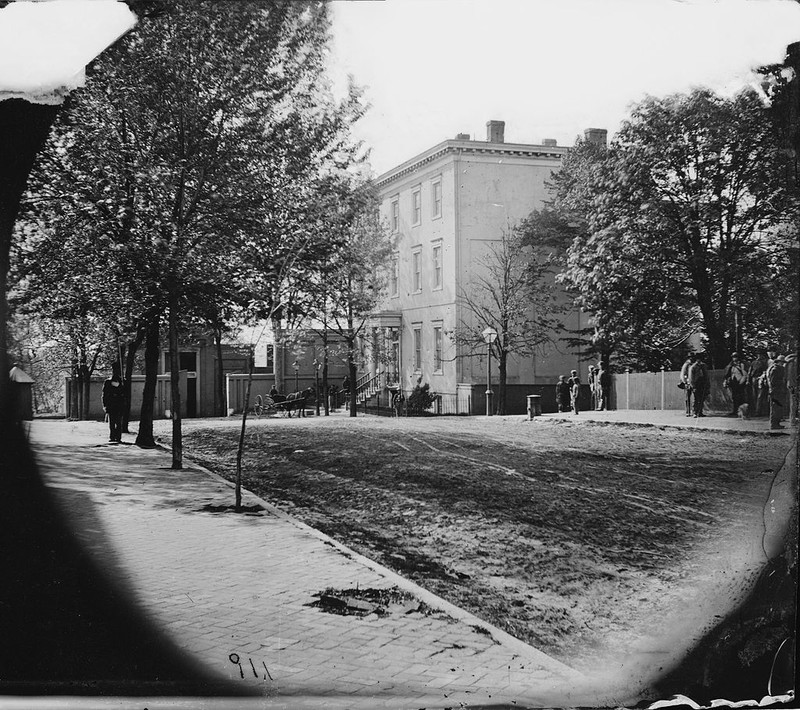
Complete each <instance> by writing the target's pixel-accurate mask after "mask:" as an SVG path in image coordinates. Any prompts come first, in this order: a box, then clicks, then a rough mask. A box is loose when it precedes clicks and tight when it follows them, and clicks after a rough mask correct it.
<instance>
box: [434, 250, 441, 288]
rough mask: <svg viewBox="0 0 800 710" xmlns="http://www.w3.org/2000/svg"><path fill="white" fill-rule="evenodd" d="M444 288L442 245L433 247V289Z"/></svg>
mask: <svg viewBox="0 0 800 710" xmlns="http://www.w3.org/2000/svg"><path fill="white" fill-rule="evenodd" d="M441 287H442V245H441V244H434V245H433V288H434V289H437V288H441Z"/></svg>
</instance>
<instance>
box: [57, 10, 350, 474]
mask: <svg viewBox="0 0 800 710" xmlns="http://www.w3.org/2000/svg"><path fill="white" fill-rule="evenodd" d="M328 32H329V19H328V8H327V5H326V4H325V3H323V2H318V1H314V2H311V1H309V2H289V1H288V0H283V1H276V2H273V3H270V4H269V5H264V4H263V3H258V2H253V3H214V2H189V1H188V0H181V2H176V3H172V4H171V5H170V7H169V8H168V11H167V12H165V13H163V14H162V15H161V16H159V17H158V18H156V19H153V20H152V21H151V22H149V23H148V24H147V25H146V26H144V27H142V28H141V31H139V32H137V33H136V34H135V35H131V36H130V37H128V38H126V40H124V41H123V42H121V43H120V45H119V46H118V47H117V48H115V51H114V52H112V53H111V55H110V56H109V57H107V58H103V59H102V60H100V61H99V62H98V63H97V64H96V66H95V73H94V76H93V77H91V81H90V83H89V86H88V87H87V89H86V91H85V92H82V94H81V96H80V100H79V101H77V102H75V105H74V107H73V110H72V111H71V114H70V120H71V122H70V121H65V122H64V124H63V126H62V128H63V131H62V132H61V133H60V134H59V135H58V136H57V137H56V139H55V140H54V141H53V144H52V150H51V151H50V157H51V161H50V163H51V167H52V166H55V167H57V168H58V169H59V170H61V173H62V175H63V178H64V184H65V185H66V184H74V185H76V187H75V188H74V189H72V190H67V191H66V192H65V193H58V192H56V193H55V194H53V195H52V197H53V198H54V199H55V202H54V203H53V204H54V206H53V208H52V209H51V215H52V214H53V212H55V213H56V214H57V216H58V214H59V213H66V212H68V213H70V215H71V219H73V220H75V219H78V220H79V221H80V222H81V225H82V228H83V229H82V231H83V233H84V235H88V236H89V238H90V239H92V240H94V242H95V245H96V253H99V254H102V255H103V258H104V259H105V261H106V263H105V266H104V265H103V264H99V263H97V262H98V260H97V259H93V260H92V261H91V263H92V264H93V266H94V267H95V268H96V271H95V272H94V273H95V274H97V273H101V272H102V271H103V270H104V269H105V270H106V271H107V272H108V273H109V278H108V279H106V281H105V282H104V283H106V282H107V283H108V284H109V285H110V286H113V287H116V289H117V290H116V292H114V291H113V290H112V291H110V292H109V291H105V292H104V291H100V290H99V289H98V291H100V292H101V293H103V295H104V296H106V297H108V298H111V295H110V294H113V293H116V294H118V295H119V298H118V299H114V303H116V304H117V307H118V308H121V307H122V306H121V305H120V304H130V303H135V304H137V305H138V313H137V314H135V315H134V317H133V318H131V319H130V322H129V323H128V324H126V328H125V330H126V331H127V332H131V333H135V334H137V333H140V332H141V330H142V328H144V329H145V330H146V332H147V334H148V335H147V337H146V348H147V349H148V352H149V353H150V356H148V357H146V358H145V360H146V363H154V362H155V360H154V359H153V358H152V354H153V352H157V347H158V346H157V340H156V337H157V333H158V328H157V323H158V321H159V320H160V318H161V317H162V315H164V314H165V315H166V316H167V324H168V334H169V336H168V339H169V344H170V345H169V349H170V370H171V372H172V373H173V378H172V380H173V381H172V401H173V404H172V407H171V410H172V417H173V467H175V468H179V467H180V466H181V459H182V447H181V427H180V391H179V387H178V365H177V356H178V347H179V333H180V331H181V329H182V328H183V327H185V326H184V323H185V321H186V318H187V317H190V316H192V315H193V314H195V315H201V314H205V317H207V318H209V317H210V318H211V320H213V321H214V322H215V324H216V325H217V330H219V325H220V319H221V318H222V317H223V316H222V314H224V313H226V312H228V311H227V310H226V309H227V306H228V305H229V304H231V300H232V299H233V303H234V304H241V299H242V295H241V294H237V293H236V289H237V288H238V289H242V288H245V287H249V286H252V285H256V284H257V285H259V286H263V284H264V282H268V281H269V277H268V276H265V275H264V273H263V272H262V274H257V273H255V270H256V269H257V268H258V267H259V266H262V265H263V264H260V263H259V262H258V260H254V259H251V258H250V257H252V255H253V252H254V245H257V248H259V249H260V248H263V245H264V244H265V242H268V241H270V240H272V244H273V245H275V244H280V243H286V237H287V236H288V235H292V234H297V233H298V231H299V229H300V227H299V225H300V224H302V220H298V219H297V218H296V214H297V212H298V211H302V210H298V207H297V205H298V204H302V199H303V194H302V190H300V189H298V188H299V186H300V184H301V182H302V180H307V179H308V176H309V175H314V174H316V172H318V171H319V169H320V165H321V164H323V163H324V162H325V160H326V159H327V160H330V159H331V156H332V155H334V154H335V153H336V151H337V150H338V149H340V148H341V146H342V143H343V142H344V139H343V136H344V135H345V134H346V129H347V127H348V126H349V123H350V121H351V120H352V118H353V115H354V114H355V113H356V108H355V107H356V106H359V105H360V103H359V100H358V97H357V96H356V95H355V92H354V93H353V94H351V96H350V97H348V99H347V100H346V101H345V104H344V106H339V105H338V104H336V103H335V102H333V101H332V100H331V99H330V97H329V96H328V95H326V94H325V92H324V85H323V83H322V82H321V76H322V72H323V69H324V57H325V51H326V44H327V40H328ZM78 129H79V130H78ZM279 188H285V193H283V194H282V195H281V198H282V199H281V200H280V201H275V200H271V199H270V198H271V197H273V196H274V195H275V193H276V191H277V189H279ZM53 192H54V191H53ZM59 198H60V199H59ZM276 215H277V219H275V218H276ZM287 215H288V218H286V216H287ZM276 221H277V222H278V223H280V227H279V229H277V230H273V231H269V230H268V229H265V228H264V226H263V225H264V224H265V223H266V224H270V225H274V224H275V222H276ZM290 241H291V240H290ZM267 250H268V249H267ZM278 271H282V270H281V269H280V267H279V268H278ZM212 292H213V296H212ZM263 295H264V289H263V288H259V289H258V290H257V291H256V292H255V293H254V294H253V295H252V296H251V297H250V298H249V299H247V300H248V301H250V302H253V301H255V300H259V299H262V298H263ZM274 295H275V294H274V293H273V298H272V299H271V301H270V303H269V304H268V308H267V310H272V307H273V306H274V305H275V298H274ZM245 298H247V297H246V295H245ZM267 300H270V299H267ZM210 302H213V308H212V309H211V310H209V305H210ZM212 311H213V312H212ZM133 342H135V340H134V341H133ZM154 373H155V371H154V369H153V368H152V367H147V368H146V375H147V378H148V380H147V382H148V384H151V385H152V384H154V379H153V377H154ZM145 391H146V393H147V392H150V391H154V389H152V388H148V387H147V386H146V388H145ZM146 399H147V397H146ZM142 420H143V422H144V423H145V426H146V425H147V422H146V420H147V417H146V416H144V415H143V417H142ZM140 428H141V427H140ZM140 433H141V432H140Z"/></svg>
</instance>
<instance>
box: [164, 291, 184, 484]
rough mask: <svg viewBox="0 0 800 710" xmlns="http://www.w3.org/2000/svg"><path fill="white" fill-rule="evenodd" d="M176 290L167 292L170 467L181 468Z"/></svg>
mask: <svg viewBox="0 0 800 710" xmlns="http://www.w3.org/2000/svg"><path fill="white" fill-rule="evenodd" d="M178 301H179V299H178V292H177V291H176V290H175V288H174V287H172V288H170V292H169V314H168V327H169V384H170V406H169V411H170V419H172V468H173V469H175V470H178V469H181V468H183V439H182V436H181V372H180V352H179V350H178V348H179V344H178V307H179V306H178Z"/></svg>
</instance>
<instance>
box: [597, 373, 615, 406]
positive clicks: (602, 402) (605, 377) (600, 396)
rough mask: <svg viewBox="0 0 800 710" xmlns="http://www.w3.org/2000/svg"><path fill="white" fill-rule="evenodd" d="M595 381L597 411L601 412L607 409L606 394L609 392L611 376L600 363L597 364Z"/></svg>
mask: <svg viewBox="0 0 800 710" xmlns="http://www.w3.org/2000/svg"><path fill="white" fill-rule="evenodd" d="M595 380H596V382H597V410H598V411H602V410H604V409H608V394H609V392H610V391H611V374H610V373H609V371H608V370H606V368H605V367H603V363H602V362H600V363H598V370H597V372H596V373H595Z"/></svg>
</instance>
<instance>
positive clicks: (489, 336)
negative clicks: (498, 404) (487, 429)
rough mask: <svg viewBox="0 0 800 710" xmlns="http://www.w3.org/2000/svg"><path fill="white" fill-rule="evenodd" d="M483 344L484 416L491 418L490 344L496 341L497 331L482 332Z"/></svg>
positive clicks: (491, 329)
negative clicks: (484, 360) (484, 351)
mask: <svg viewBox="0 0 800 710" xmlns="http://www.w3.org/2000/svg"><path fill="white" fill-rule="evenodd" d="M482 335H483V342H485V343H486V416H487V417H491V416H492V395H493V394H494V392H492V343H494V341H495V340H497V331H496V330H495V329H494V328H492V327H491V326H489V327H488V328H486V330H484V331H483V333H482Z"/></svg>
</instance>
